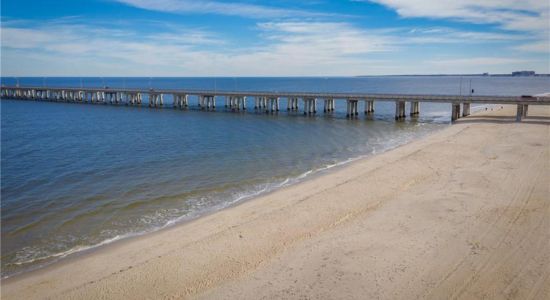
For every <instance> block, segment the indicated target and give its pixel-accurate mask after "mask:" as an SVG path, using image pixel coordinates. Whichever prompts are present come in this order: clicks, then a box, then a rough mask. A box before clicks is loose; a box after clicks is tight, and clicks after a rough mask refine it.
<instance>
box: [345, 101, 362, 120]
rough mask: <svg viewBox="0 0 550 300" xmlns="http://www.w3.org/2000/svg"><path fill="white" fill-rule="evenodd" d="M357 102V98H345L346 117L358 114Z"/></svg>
mask: <svg viewBox="0 0 550 300" xmlns="http://www.w3.org/2000/svg"><path fill="white" fill-rule="evenodd" d="M358 104H359V100H355V99H347V101H346V107H347V109H346V117H348V118H350V117H355V116H357V115H359V109H358V106H359V105H358Z"/></svg>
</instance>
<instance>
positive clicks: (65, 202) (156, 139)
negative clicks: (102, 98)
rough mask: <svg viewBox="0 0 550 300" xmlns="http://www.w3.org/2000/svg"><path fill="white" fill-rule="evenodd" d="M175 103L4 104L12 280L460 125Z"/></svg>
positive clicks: (389, 109)
mask: <svg viewBox="0 0 550 300" xmlns="http://www.w3.org/2000/svg"><path fill="white" fill-rule="evenodd" d="M16 83H19V84H20V85H40V86H41V85H45V86H94V87H97V86H109V87H145V88H148V87H152V88H190V89H199V88H208V89H217V90H253V91H264V90H265V91H332V92H376V93H384V92H388V93H432V94H461V93H462V94H468V93H469V91H470V89H474V92H475V94H478V95H483V94H497V95H522V94H536V93H542V92H548V87H550V78H548V77H546V78H542V77H530V78H511V77H463V78H461V77H364V78H7V77H4V78H2V84H16ZM165 99H166V100H165V102H166V103H167V104H168V105H167V108H164V109H148V108H146V107H142V108H138V107H125V106H119V107H115V106H110V105H79V104H64V103H49V102H32V101H15V100H9V99H3V100H2V101H1V117H2V120H1V126H2V128H1V143H2V145H1V151H2V152H1V200H2V201H1V222H2V228H1V234H2V237H1V239H2V245H1V250H2V253H1V267H2V276H4V277H5V276H9V275H11V274H15V273H18V272H21V271H25V270H29V269H32V268H36V267H39V266H41V265H44V264H48V263H51V262H53V261H56V260H58V259H60V258H62V257H65V256H67V255H69V254H72V253H76V252H80V251H82V250H86V249H90V248H94V247H97V246H99V245H103V244H106V243H109V242H112V241H115V240H118V239H121V238H124V237H128V236H133V235H138V234H143V233H147V232H151V231H154V230H158V229H159V228H163V227H166V226H169V225H171V224H174V223H177V222H181V221H185V220H189V219H192V218H195V217H197V216H200V215H201V214H204V213H207V212H210V211H213V210H218V209H222V208H224V207H227V206H228V205H231V204H233V203H236V202H238V201H242V200H244V199H247V198H251V197H254V196H257V195H260V194H262V193H265V192H268V191H271V190H273V189H277V188H279V187H282V186H285V185H289V184H292V183H295V182H298V181H300V180H303V179H304V178H307V177H308V176H309V175H310V174H315V173H319V172H324V171H325V170H327V169H330V167H332V166H336V165H339V164H343V163H345V162H348V161H350V160H353V159H357V158H359V157H364V156H368V155H373V154H376V153H380V152H383V151H386V150H388V149H391V148H394V147H396V146H398V145H401V144H404V143H407V142H409V141H411V140H413V139H415V138H418V137H421V136H425V135H427V134H429V133H432V132H434V131H436V130H439V129H441V128H444V127H446V126H449V122H450V106H449V105H445V104H421V108H420V116H419V117H418V118H414V119H410V118H407V120H406V121H405V122H394V120H393V117H394V115H393V114H394V106H393V104H391V103H384V102H378V103H376V104H375V110H376V112H375V113H374V115H373V116H372V117H365V116H364V115H361V116H360V117H359V118H358V119H357V120H347V119H346V118H345V108H344V104H343V103H338V104H337V107H336V108H337V111H336V112H335V113H333V114H330V115H324V114H323V113H319V114H317V116H315V117H304V116H303V115H302V114H301V113H287V112H286V102H285V101H282V108H284V109H283V110H282V111H281V112H280V113H278V114H272V115H266V114H262V113H259V112H258V113H256V112H254V110H253V107H252V106H251V105H253V103H252V101H248V105H249V110H248V112H246V113H232V112H227V111H225V110H224V108H223V99H221V98H220V99H217V101H218V105H217V107H218V109H217V111H216V112H200V111H196V110H194V109H193V107H192V108H191V109H190V110H188V111H179V110H173V109H171V108H170V107H171V106H170V102H171V99H170V98H169V97H166V98H165ZM145 100H146V99H145ZM190 102H191V105H192V106H195V105H196V99H194V98H191V99H190ZM300 105H301V104H300ZM318 105H319V106H321V105H322V103H319V104H318ZM407 109H408V107H407ZM360 110H362V107H360Z"/></svg>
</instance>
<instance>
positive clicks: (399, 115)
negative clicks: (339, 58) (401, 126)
mask: <svg viewBox="0 0 550 300" xmlns="http://www.w3.org/2000/svg"><path fill="white" fill-rule="evenodd" d="M143 94H147V95H148V106H149V107H152V108H159V107H163V105H164V95H165V94H167V95H171V97H172V99H173V107H174V108H179V109H184V108H188V107H189V106H190V105H189V96H192V97H197V99H198V103H197V106H198V108H199V109H201V110H214V109H215V108H216V101H215V100H216V97H217V96H220V97H224V99H225V105H226V107H227V108H228V109H230V110H231V111H244V110H246V97H247V96H250V97H254V108H255V109H256V110H260V111H267V112H277V111H279V110H280V99H281V98H284V99H286V100H287V111H298V107H299V101H300V99H301V100H302V101H303V105H304V107H303V112H304V114H305V115H312V114H315V113H316V112H317V99H323V111H324V112H325V113H328V112H332V111H334V110H335V107H336V105H335V103H336V101H337V100H339V101H345V102H346V106H347V108H346V115H347V117H355V116H357V115H358V102H359V101H364V105H365V110H364V111H365V114H371V113H373V112H374V101H385V102H389V101H391V102H394V103H395V119H396V120H402V119H404V118H405V104H406V102H409V103H410V115H411V116H414V115H418V114H419V112H420V102H428V103H450V104H451V110H452V112H451V115H452V116H451V120H452V121H455V120H457V119H458V118H460V117H466V116H468V115H470V106H471V104H473V103H476V104H514V105H517V107H518V109H517V110H518V112H517V115H516V119H517V120H518V121H521V120H522V119H523V118H524V117H526V116H527V113H528V108H529V105H550V96H549V95H547V94H540V95H535V96H472V95H470V96H461V95H401V94H367V93H363V94H362V93H321V92H319V93H315V92H314V93H309V92H247V91H212V90H188V89H155V90H153V89H139V88H137V89H135V88H130V89H120V88H114V89H112V88H105V87H103V88H78V87H43V86H42V87H32V86H29V87H21V86H2V88H1V91H0V96H1V98H2V99H17V100H33V101H51V102H67V103H89V104H110V105H121V104H124V105H128V106H141V105H142V101H143ZM461 109H462V114H461V111H460V110H461Z"/></svg>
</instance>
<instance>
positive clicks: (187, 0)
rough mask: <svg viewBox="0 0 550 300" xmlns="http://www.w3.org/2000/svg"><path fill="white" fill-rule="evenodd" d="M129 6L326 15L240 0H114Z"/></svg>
mask: <svg viewBox="0 0 550 300" xmlns="http://www.w3.org/2000/svg"><path fill="white" fill-rule="evenodd" d="M114 1H117V2H120V3H123V4H126V5H129V6H133V7H137V8H141V9H147V10H154V11H161V12H167V13H185V14H186V13H196V14H220V15H228V16H240V17H246V18H282V17H308V16H309V17H311V16H320V15H326V14H322V13H315V12H308V11H303V10H294V9H285V8H276V7H271V6H264V5H255V4H247V3H239V2H221V1H194V0H114Z"/></svg>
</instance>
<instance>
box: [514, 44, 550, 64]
mask: <svg viewBox="0 0 550 300" xmlns="http://www.w3.org/2000/svg"><path fill="white" fill-rule="evenodd" d="M515 48H516V49H518V50H522V51H527V52H540V53H546V54H547V55H549V59H550V42H549V41H541V42H535V43H526V44H522V45H519V46H516V47H515ZM549 64H550V62H549Z"/></svg>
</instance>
